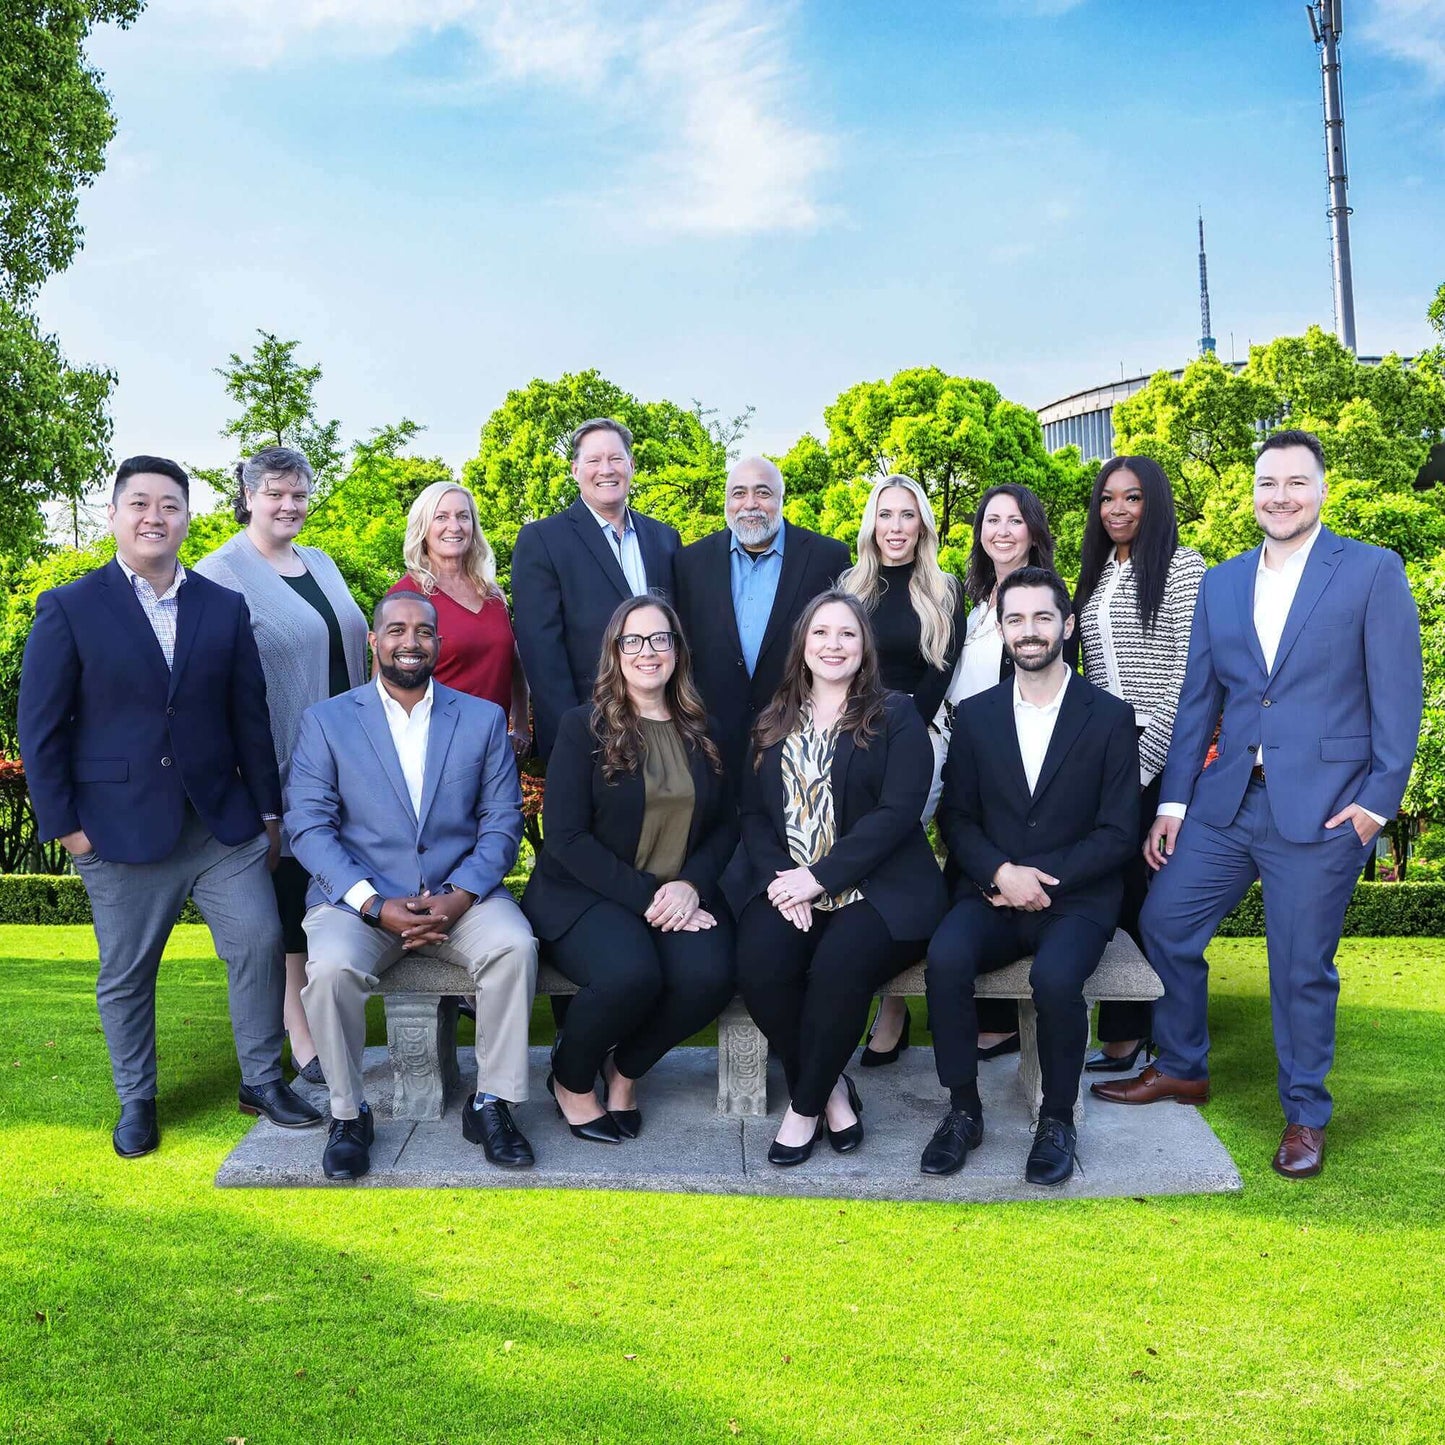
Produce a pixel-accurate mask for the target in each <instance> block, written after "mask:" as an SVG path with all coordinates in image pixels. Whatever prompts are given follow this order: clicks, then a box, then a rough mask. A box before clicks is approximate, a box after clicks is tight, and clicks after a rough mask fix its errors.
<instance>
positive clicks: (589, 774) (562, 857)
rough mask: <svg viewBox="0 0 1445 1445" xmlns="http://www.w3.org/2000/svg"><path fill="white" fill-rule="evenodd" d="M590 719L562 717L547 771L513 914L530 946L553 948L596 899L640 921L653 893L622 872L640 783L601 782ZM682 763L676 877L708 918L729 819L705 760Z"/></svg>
mask: <svg viewBox="0 0 1445 1445" xmlns="http://www.w3.org/2000/svg"><path fill="white" fill-rule="evenodd" d="M591 715H592V704H591V703H587V704H586V705H584V706H582V707H576V708H573V709H572V710H571V711H570V712H568V713H567V714H566V716H565V717H563V719H562V725H561V727H560V728H559V729H558V731H557V741H556V744H555V746H554V747H553V749H552V760H551V762H550V763H549V764H548V766H547V792H546V795H545V798H544V800H543V803H542V831H543V835H544V836H543V843H542V852H541V855H540V857H538V859H537V866H536V867H535V868H534V869H533V870H532V876H531V878H530V879H529V880H528V882H527V890H526V892H525V893H524V894H523V895H522V911H523V912H524V913H525V914H526V915H527V919H528V921H529V922H530V923H531V925H532V929H533V931H534V932H535V933H536V935H537V937H538V938H544V939H553V938H560V937H561V935H562V934H564V933H565V932H566V931H567V930H568V929H569V928H571V926H572V925H573V924H574V923H576V921H577V920H578V919H579V918H580V917H581V916H582V915H583V914H584V913H585V912H586V911H587V910H588V909H589V908H591V907H592V905H593V904H594V903H600V902H601V901H602V900H603V899H604V898H610V899H611V900H612V901H613V902H614V903H620V904H622V906H623V907H624V908H630V909H631V910H632V911H633V912H634V913H638V914H641V913H646V912H647V909H648V905H649V904H651V902H652V896H653V894H654V893H656V892H657V890H658V887H659V886H660V885H659V883H658V880H657V879H656V878H654V877H653V875H652V874H651V873H644V872H641V871H640V870H639V869H637V868H634V867H633V866H632V860H633V859H634V858H635V857H636V856H637V840H638V839H639V838H640V837H641V836H642V815H643V811H644V808H645V806H646V802H647V795H646V789H645V787H644V784H643V781H642V774H641V773H633V774H624V775H622V776H620V777H617V778H614V779H613V781H612V782H610V783H609V782H607V780H606V779H605V778H604V777H603V776H602V765H601V763H599V762H598V760H597V740H596V738H594V737H593V736H592V728H591V723H590V719H591ZM709 735H710V736H711V727H709ZM690 763H691V767H692V785H693V789H694V800H693V807H692V827H691V829H690V830H689V832H688V838H687V859H686V861H685V862H684V863H683V865H682V871H681V872H680V873H679V874H678V875H677V876H678V877H679V878H680V879H682V880H684V881H685V882H688V883H691V884H692V886H693V887H694V888H696V889H697V891H698V896H699V897H700V898H701V899H702V903H703V907H704V908H707V909H708V910H709V911H711V910H712V909H713V908H714V907H715V906H716V904H717V898H718V877H719V875H720V874H721V873H722V871H723V869H724V867H726V865H727V861H728V859H729V858H730V857H732V853H733V849H734V848H735V847H736V846H737V841H738V819H737V810H736V809H735V808H734V806H733V799H732V793H731V791H730V790H729V788H728V784H727V780H726V779H725V778H724V777H722V776H721V775H720V774H718V773H716V772H714V771H713V768H712V765H711V764H710V763H709V762H708V760H707V759H706V758H705V757H704V756H703V755H702V754H701V753H693V754H691V756H690Z"/></svg>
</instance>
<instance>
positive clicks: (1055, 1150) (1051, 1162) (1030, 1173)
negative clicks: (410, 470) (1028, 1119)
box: [1024, 1118, 1077, 1184]
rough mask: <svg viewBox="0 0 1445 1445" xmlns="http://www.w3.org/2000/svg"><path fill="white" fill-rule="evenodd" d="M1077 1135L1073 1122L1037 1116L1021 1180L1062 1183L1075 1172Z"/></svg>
mask: <svg viewBox="0 0 1445 1445" xmlns="http://www.w3.org/2000/svg"><path fill="white" fill-rule="evenodd" d="M1076 1139H1077V1136H1076V1134H1075V1132H1074V1126H1073V1125H1072V1124H1065V1123H1064V1122H1063V1121H1062V1120H1061V1119H1048V1118H1040V1119H1039V1127H1038V1129H1037V1131H1036V1132H1035V1134H1034V1147H1033V1148H1032V1149H1030V1150H1029V1162H1028V1163H1027V1164H1025V1165H1024V1180H1025V1181H1026V1182H1027V1183H1029V1184H1062V1183H1063V1182H1064V1180H1066V1179H1067V1178H1068V1177H1069V1175H1071V1174H1072V1173H1073V1172H1074V1145H1075V1142H1076Z"/></svg>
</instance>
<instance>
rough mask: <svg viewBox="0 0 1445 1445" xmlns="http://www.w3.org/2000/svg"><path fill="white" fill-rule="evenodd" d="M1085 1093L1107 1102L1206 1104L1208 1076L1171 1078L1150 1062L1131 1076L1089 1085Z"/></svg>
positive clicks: (1207, 1100) (1207, 1098) (1207, 1099)
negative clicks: (1164, 1101) (1131, 1077)
mask: <svg viewBox="0 0 1445 1445" xmlns="http://www.w3.org/2000/svg"><path fill="white" fill-rule="evenodd" d="M1089 1092H1090V1093H1091V1094H1095V1095H1097V1096H1098V1097H1099V1098H1101V1099H1107V1100H1108V1101H1109V1102H1110V1103H1111V1104H1158V1103H1160V1102H1162V1101H1163V1100H1165V1099H1173V1100H1174V1102H1175V1103H1176V1104H1207V1103H1208V1102H1209V1080H1208V1079H1173V1078H1170V1076H1169V1075H1168V1074H1161V1073H1160V1072H1159V1070H1158V1069H1156V1068H1155V1067H1154V1066H1153V1065H1152V1064H1151V1065H1150V1066H1149V1067H1148V1068H1147V1069H1145V1070H1144V1072H1143V1073H1142V1074H1140V1075H1139V1076H1138V1077H1137V1078H1134V1079H1110V1080H1109V1081H1108V1082H1107V1083H1103V1084H1090V1085H1089Z"/></svg>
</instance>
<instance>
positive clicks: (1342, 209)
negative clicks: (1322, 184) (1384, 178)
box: [1305, 0, 1355, 351]
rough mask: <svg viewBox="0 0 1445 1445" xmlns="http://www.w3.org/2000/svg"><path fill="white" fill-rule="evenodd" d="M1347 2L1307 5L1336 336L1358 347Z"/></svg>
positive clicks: (1315, 1)
mask: <svg viewBox="0 0 1445 1445" xmlns="http://www.w3.org/2000/svg"><path fill="white" fill-rule="evenodd" d="M1342 5H1343V0H1311V3H1310V4H1307V5H1306V6H1305V13H1306V14H1307V15H1308V16H1309V22H1310V31H1311V33H1312V34H1313V35H1314V38H1315V45H1316V46H1317V47H1318V49H1319V52H1320V85H1321V88H1322V90H1323V93H1324V111H1325V172H1326V176H1327V179H1328V182H1329V194H1330V206H1329V217H1330V251H1331V257H1330V259H1331V263H1332V266H1333V269H1334V278H1335V334H1336V335H1337V336H1338V337H1339V338H1340V341H1341V342H1342V343H1343V344H1344V345H1345V346H1347V347H1348V348H1349V349H1350V350H1351V351H1353V350H1354V349H1355V281H1354V274H1353V272H1352V270H1351V266H1350V207H1349V203H1348V202H1347V200H1346V199H1345V190H1346V187H1347V186H1348V184H1349V180H1348V175H1347V172H1346V169H1345V102H1344V97H1343V94H1342V91H1341V87H1340V32H1341V30H1342V28H1343V23H1342V20H1341V15H1340V11H1341V7H1342Z"/></svg>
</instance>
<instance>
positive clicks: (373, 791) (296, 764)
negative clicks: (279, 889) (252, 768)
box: [286, 592, 537, 1179]
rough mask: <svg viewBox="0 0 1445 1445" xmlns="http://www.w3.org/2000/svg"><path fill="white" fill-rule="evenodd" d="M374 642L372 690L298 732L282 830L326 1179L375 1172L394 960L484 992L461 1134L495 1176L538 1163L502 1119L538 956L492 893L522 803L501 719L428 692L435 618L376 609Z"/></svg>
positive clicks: (511, 908)
mask: <svg viewBox="0 0 1445 1445" xmlns="http://www.w3.org/2000/svg"><path fill="white" fill-rule="evenodd" d="M369 640H370V643H371V647H372V650H373V652H374V653H375V655H376V661H377V672H378V675H377V678H376V680H375V681H374V682H369V683H366V684H364V685H363V686H361V687H358V688H355V689H353V690H352V691H351V692H345V693H341V694H340V695H338V696H337V697H333V698H331V699H329V700H328V701H326V702H321V703H317V704H316V706H314V707H312V708H310V709H309V710H308V711H307V712H306V713H305V714H304V715H303V717H302V719H301V730H300V734H299V736H298V737H297V740H296V748H295V752H294V753H293V754H292V759H291V775H290V778H289V780H288V782H287V786H286V831H287V833H288V834H289V836H290V838H291V846H292V848H293V849H294V851H295V853H296V856H297V857H298V858H299V859H300V860H301V862H302V863H303V864H304V865H305V867H306V869H307V871H308V872H309V873H310V874H311V878H312V882H311V888H310V892H309V894H308V897H307V902H308V905H309V906H308V908H307V911H306V918H305V924H304V926H305V929H306V942H307V946H308V954H309V958H308V962H307V965H306V977H307V983H306V987H305V988H304V989H303V990H302V992H301V1002H302V1004H303V1005H304V1007H305V1009H306V1019H307V1022H308V1023H309V1024H310V1026H311V1033H312V1037H313V1038H314V1039H315V1041H316V1052H317V1056H318V1057H319V1058H320V1060H321V1067H322V1070H323V1071H324V1072H325V1075H326V1080H327V1084H328V1086H329V1088H330V1090H331V1117H332V1124H331V1131H330V1135H329V1137H328V1139H327V1143H326V1151H325V1154H324V1155H323V1158H322V1165H323V1169H324V1171H325V1174H326V1177H327V1178H328V1179H357V1178H360V1177H361V1175H363V1174H365V1173H366V1171H367V1170H368V1168H370V1146H371V1142H372V1133H373V1123H372V1117H371V1110H370V1109H369V1108H368V1107H367V1104H366V1101H365V1100H364V1099H363V1098H362V1077H361V1064H362V1049H363V1047H364V1045H365V1042H366V999H367V996H368V995H369V994H370V993H371V992H372V991H373V990H374V988H375V987H376V981H377V975H379V974H381V973H383V972H384V971H385V970H386V969H388V968H390V967H391V965H392V964H394V963H395V962H396V961H397V959H399V958H400V957H401V956H402V954H403V953H406V952H410V951H412V950H415V951H417V952H420V953H423V954H426V953H434V954H436V955H437V956H438V957H441V958H446V959H448V960H449V961H451V962H453V963H460V964H462V965H463V966H464V967H465V968H466V969H467V971H468V972H469V973H470V974H471V976H472V978H473V979H474V980H475V981H476V985H477V1091H476V1093H475V1094H473V1095H472V1097H471V1098H469V1099H468V1100H467V1105H466V1107H465V1108H464V1109H463V1111H462V1134H463V1136H464V1137H465V1138H466V1139H468V1140H469V1141H470V1142H472V1143H478V1144H481V1146H482V1148H483V1150H484V1151H485V1152H486V1156H487V1158H488V1159H489V1160H491V1162H492V1163H493V1164H499V1165H503V1166H505V1167H510V1168H519V1167H525V1166H527V1165H530V1164H531V1163H532V1162H533V1157H532V1149H531V1146H530V1145H529V1144H528V1143H527V1140H526V1139H525V1138H524V1137H523V1135H522V1133H521V1131H520V1130H519V1129H518V1128H517V1126H516V1124H515V1122H514V1121H513V1119H512V1115H511V1110H510V1105H511V1104H513V1103H520V1102H521V1101H522V1100H524V1099H525V1098H526V1097H527V1026H528V1022H529V1020H530V1018H531V1013H532V995H533V991H534V989H535V987H536V976H537V942H536V939H534V938H533V937H532V930H531V928H530V927H529V926H528V924H527V921H526V919H525V918H524V917H523V915H522V911H521V909H520V908H518V907H517V905H516V903H515V902H513V900H512V897H511V895H510V894H509V893H508V892H507V890H506V888H505V887H504V886H503V881H502V880H503V879H504V878H505V877H506V875H507V872H508V870H509V869H510V868H511V867H512V864H513V863H514V862H515V861H516V858H517V846H518V844H519V843H520V842H521V837H522V811H521V809H522V793H521V787H520V785H519V783H518V781H517V767H516V763H515V762H514V760H513V756H512V749H511V747H510V746H509V744H508V742H507V721H506V718H505V717H504V716H503V714H502V710H501V709H500V708H499V707H497V705H496V704H495V703H491V702H487V701H486V700H485V699H482V698H475V697H469V696H467V695H466V694H464V693H459V692H453V691H452V690H451V688H448V687H442V686H440V685H439V684H437V683H435V682H433V680H432V672H433V670H434V669H435V667H436V661H437V657H438V655H439V650H440V646H441V641H442V639H441V638H440V636H439V635H438V634H437V614H436V608H435V607H433V606H432V604H431V603H430V602H429V601H428V600H427V599H426V598H425V597H419V596H416V595H414V594H412V593H405V592H402V593H393V594H391V595H389V596H386V597H384V598H382V600H381V601H380V602H379V603H378V604H377V606H376V613H375V615H374V617H373V620H372V632H371V637H370V639H369Z"/></svg>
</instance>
